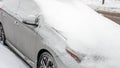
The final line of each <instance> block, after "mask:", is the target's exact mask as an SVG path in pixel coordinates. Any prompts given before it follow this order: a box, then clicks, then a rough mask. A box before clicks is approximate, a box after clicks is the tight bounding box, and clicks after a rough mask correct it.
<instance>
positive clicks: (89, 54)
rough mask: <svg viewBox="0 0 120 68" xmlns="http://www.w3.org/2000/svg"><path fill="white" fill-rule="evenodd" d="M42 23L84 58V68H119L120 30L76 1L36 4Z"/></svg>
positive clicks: (55, 0) (49, 1)
mask: <svg viewBox="0 0 120 68" xmlns="http://www.w3.org/2000/svg"><path fill="white" fill-rule="evenodd" d="M36 1H37V3H38V5H39V6H40V8H41V11H42V13H43V15H44V18H45V22H47V23H48V24H49V25H51V26H53V27H54V28H56V29H57V30H58V31H60V32H63V34H64V35H65V37H67V42H68V44H69V45H68V46H69V47H70V48H71V49H73V50H75V51H77V52H79V53H82V54H85V56H86V58H85V59H84V60H83V62H82V63H81V65H82V67H83V68H120V65H119V63H120V26H119V25H118V24H116V23H114V22H113V21H111V20H109V19H106V18H104V17H102V16H101V15H99V14H97V13H96V12H95V11H93V10H92V9H90V8H89V7H87V6H85V5H83V4H82V3H80V2H78V1H77V0H76V1H75V0H39V1H38V0H36Z"/></svg>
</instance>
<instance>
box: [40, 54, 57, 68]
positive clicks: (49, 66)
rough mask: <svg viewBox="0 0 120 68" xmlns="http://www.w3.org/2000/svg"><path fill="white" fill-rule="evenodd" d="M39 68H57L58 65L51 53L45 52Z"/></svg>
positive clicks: (41, 56)
mask: <svg viewBox="0 0 120 68" xmlns="http://www.w3.org/2000/svg"><path fill="white" fill-rule="evenodd" d="M38 68H57V64H56V62H55V60H54V58H53V56H52V55H51V54H50V53H48V52H43V53H42V54H41V55H40V57H39V62H38Z"/></svg>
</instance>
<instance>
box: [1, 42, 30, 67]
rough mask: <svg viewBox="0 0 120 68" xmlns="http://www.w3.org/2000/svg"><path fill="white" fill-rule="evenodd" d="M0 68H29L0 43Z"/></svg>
mask: <svg viewBox="0 0 120 68" xmlns="http://www.w3.org/2000/svg"><path fill="white" fill-rule="evenodd" d="M0 68H29V67H28V66H27V65H26V64H25V63H24V62H23V61H22V60H21V59H19V58H18V57H17V56H16V55H15V54H14V53H13V52H11V51H10V50H9V49H8V48H7V47H6V46H4V45H2V44H1V43H0Z"/></svg>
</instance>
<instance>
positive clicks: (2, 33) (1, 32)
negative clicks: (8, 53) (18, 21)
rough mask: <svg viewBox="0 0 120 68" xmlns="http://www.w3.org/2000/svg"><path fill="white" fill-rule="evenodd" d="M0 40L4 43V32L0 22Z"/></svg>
mask: <svg viewBox="0 0 120 68" xmlns="http://www.w3.org/2000/svg"><path fill="white" fill-rule="evenodd" d="M0 41H1V42H2V43H3V44H5V33H4V29H3V26H2V24H0Z"/></svg>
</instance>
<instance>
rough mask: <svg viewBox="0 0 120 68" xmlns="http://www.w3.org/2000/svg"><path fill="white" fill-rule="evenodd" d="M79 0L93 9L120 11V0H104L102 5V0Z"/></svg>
mask: <svg viewBox="0 0 120 68" xmlns="http://www.w3.org/2000/svg"><path fill="white" fill-rule="evenodd" d="M80 1H82V2H83V3H85V4H87V5H89V6H90V7H92V8H93V9H95V10H103V11H109V12H116V13H120V0H105V3H104V5H103V4H102V0H80Z"/></svg>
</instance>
